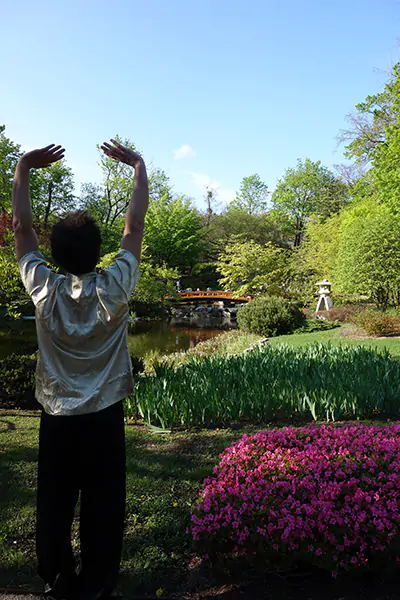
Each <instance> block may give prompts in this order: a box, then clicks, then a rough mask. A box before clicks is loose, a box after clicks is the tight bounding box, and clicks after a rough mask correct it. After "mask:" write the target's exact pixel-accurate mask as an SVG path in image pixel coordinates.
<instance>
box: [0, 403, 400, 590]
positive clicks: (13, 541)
mask: <svg viewBox="0 0 400 600" xmlns="http://www.w3.org/2000/svg"><path fill="white" fill-rule="evenodd" d="M38 426H39V417H38V413H35V412H13V411H8V412H7V411H0V556H1V564H0V587H6V586H7V587H16V586H21V587H37V588H40V585H41V584H40V581H39V579H38V578H37V576H36V575H35V539H34V528H35V486H36V461H37V445H38ZM126 431H127V468H128V480H127V522H126V524H127V527H126V536H125V547H124V555H123V562H122V576H121V589H122V590H123V591H124V593H125V595H126V596H127V597H132V595H133V594H146V595H147V594H149V595H150V596H151V595H152V596H154V594H155V593H156V591H157V590H160V588H162V590H164V592H165V594H166V595H167V594H169V595H170V597H174V598H190V599H193V600H194V599H200V598H206V597H208V598H209V597H215V598H222V599H225V600H237V599H238V598H254V599H258V598H265V597H268V598H271V599H272V600H278V599H279V600H281V599H283V598H287V599H293V600H300V599H302V598H315V599H317V598H318V599H320V598H326V599H328V600H329V599H331V600H333V599H335V600H338V599H339V598H342V599H344V598H345V599H346V600H355V599H356V598H368V599H371V600H372V598H374V600H385V599H386V600H394V599H395V598H399V595H398V593H397V590H396V582H394V583H393V584H390V583H387V584H385V586H382V585H381V584H379V582H375V583H374V582H371V581H369V582H366V581H364V582H362V581H361V580H360V581H358V582H356V583H352V584H351V585H349V584H345V583H344V582H339V583H336V582H334V581H333V580H331V578H330V577H329V576H328V577H327V576H325V575H324V576H323V577H322V578H321V576H319V575H317V574H315V575H313V576H312V577H311V578H309V579H306V580H304V581H302V580H300V581H299V580H297V579H296V578H294V579H290V578H286V579H284V578H282V577H277V576H276V575H275V576H272V575H271V576H268V577H267V579H266V581H264V582H261V581H260V579H259V578H258V577H257V578H256V580H255V581H254V579H253V578H251V577H249V573H248V572H246V573H244V572H241V571H240V570H238V569H236V572H233V574H232V572H231V573H230V574H227V573H226V571H224V570H223V569H221V568H220V569H215V568H214V569H213V570H212V569H211V568H210V567H209V566H208V565H204V564H203V565H201V564H200V565H198V564H197V563H196V562H194V563H193V562H192V559H193V557H194V556H195V554H194V552H193V549H192V547H191V543H190V538H189V536H188V535H187V534H186V533H185V530H186V527H187V525H188V524H189V510H190V507H191V505H192V504H193V502H194V501H195V500H196V498H197V496H198V491H199V489H200V486H201V483H202V481H203V479H204V478H205V477H207V476H208V475H209V474H210V473H211V471H212V469H213V467H214V465H215V464H216V462H217V459H218V454H219V453H220V452H221V451H222V450H223V449H224V448H225V447H226V446H228V445H229V444H230V443H231V442H232V441H233V440H236V439H238V438H240V437H241V435H242V434H243V432H244V431H231V430H222V431H218V430H215V431H199V432H194V433H177V434H174V435H154V434H151V433H148V432H147V431H146V430H144V428H142V427H139V426H138V427H127V430H126ZM246 431H247V432H249V431H256V429H249V428H247V430H246ZM105 518H106V517H105ZM77 534H78V523H77V522H76V523H74V530H73V537H74V548H75V549H76V550H78V535H77ZM392 586H393V590H394V591H393V594H392V592H391V591H390V590H391V589H392ZM265 594H267V595H265Z"/></svg>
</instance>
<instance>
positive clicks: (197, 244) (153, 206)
mask: <svg viewBox="0 0 400 600" xmlns="http://www.w3.org/2000/svg"><path fill="white" fill-rule="evenodd" d="M144 241H145V243H146V245H147V247H148V252H149V254H150V255H151V257H152V260H153V262H154V263H155V264H158V265H162V264H164V263H165V264H167V265H168V266H169V267H178V268H179V269H181V270H184V269H185V268H192V267H193V266H194V265H195V264H196V262H198V261H199V258H200V254H201V251H202V248H203V245H204V241H203V227H202V220H201V217H200V215H199V214H198V212H197V210H196V209H195V208H194V206H192V204H191V201H190V200H189V199H188V198H185V197H177V198H174V199H172V200H171V199H169V198H168V197H165V196H164V197H162V198H161V199H160V200H158V201H151V202H150V206H149V210H148V212H147V215H146V222H145V234H144Z"/></svg>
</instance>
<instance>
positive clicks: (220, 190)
mask: <svg viewBox="0 0 400 600" xmlns="http://www.w3.org/2000/svg"><path fill="white" fill-rule="evenodd" d="M191 176H192V181H193V183H195V184H196V185H197V187H198V188H199V189H201V191H202V192H203V193H204V192H205V190H206V189H209V190H212V191H213V192H215V193H216V196H217V199H218V200H221V201H222V202H223V203H224V204H228V203H229V202H230V201H231V200H233V199H234V197H235V196H236V194H235V191H234V190H231V189H229V188H226V187H223V186H222V185H221V184H220V182H219V181H214V180H213V179H211V177H209V176H208V175H204V174H202V173H191Z"/></svg>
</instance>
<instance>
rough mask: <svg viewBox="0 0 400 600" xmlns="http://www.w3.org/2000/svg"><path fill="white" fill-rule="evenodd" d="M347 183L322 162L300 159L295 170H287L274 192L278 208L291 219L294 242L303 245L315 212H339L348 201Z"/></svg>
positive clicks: (328, 214) (319, 213) (295, 244)
mask: <svg viewBox="0 0 400 600" xmlns="http://www.w3.org/2000/svg"><path fill="white" fill-rule="evenodd" d="M348 195H349V193H348V188H347V186H346V184H345V183H343V182H342V181H341V180H340V179H338V178H336V177H335V175H334V174H333V173H332V172H331V171H329V169H327V168H326V167H324V166H322V165H321V162H320V161H317V162H312V161H311V160H310V159H309V158H306V159H305V161H301V160H299V161H298V162H297V167H296V168H295V169H287V170H286V172H285V174H284V176H283V177H282V179H280V180H279V181H278V185H277V187H276V189H275V191H274V193H273V194H272V202H273V205H274V207H275V209H276V210H277V211H279V212H281V213H282V214H283V215H285V216H287V217H288V218H289V219H290V222H291V225H292V241H293V243H294V246H295V247H296V246H300V244H301V242H302V239H303V235H304V228H305V225H306V222H307V220H308V219H309V217H310V216H311V215H312V214H318V215H320V216H321V217H323V218H327V217H329V216H330V215H332V214H334V213H336V212H338V211H339V210H340V209H341V208H342V207H343V206H344V205H345V204H346V203H347V201H348Z"/></svg>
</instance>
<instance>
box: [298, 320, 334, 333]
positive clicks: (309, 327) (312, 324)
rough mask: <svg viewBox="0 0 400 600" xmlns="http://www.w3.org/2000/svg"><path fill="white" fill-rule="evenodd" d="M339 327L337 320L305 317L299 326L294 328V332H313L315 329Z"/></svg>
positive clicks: (325, 329)
mask: <svg viewBox="0 0 400 600" xmlns="http://www.w3.org/2000/svg"><path fill="white" fill-rule="evenodd" d="M335 327H340V323H338V322H337V321H334V320H331V321H325V320H324V319H306V320H305V321H304V323H303V325H302V326H301V327H298V328H297V329H296V333H313V332H315V331H328V330H329V329H335Z"/></svg>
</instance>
